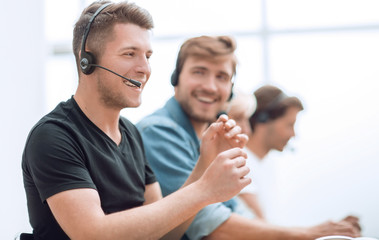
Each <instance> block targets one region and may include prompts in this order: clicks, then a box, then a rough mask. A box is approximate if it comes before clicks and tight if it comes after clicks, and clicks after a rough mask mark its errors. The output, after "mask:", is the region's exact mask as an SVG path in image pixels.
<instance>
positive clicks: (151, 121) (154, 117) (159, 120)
mask: <svg viewBox="0 0 379 240" xmlns="http://www.w3.org/2000/svg"><path fill="white" fill-rule="evenodd" d="M177 125H178V124H177V123H176V122H175V121H174V119H172V118H171V117H170V115H169V114H168V112H167V111H166V110H165V109H164V108H162V109H159V110H157V111H155V112H154V113H152V114H150V115H148V116H146V117H144V118H142V119H141V120H140V121H139V122H138V123H137V124H136V126H137V128H138V129H139V130H140V131H143V130H145V129H148V128H151V127H176V126H177Z"/></svg>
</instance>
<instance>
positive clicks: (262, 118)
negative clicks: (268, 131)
mask: <svg viewBox="0 0 379 240" xmlns="http://www.w3.org/2000/svg"><path fill="white" fill-rule="evenodd" d="M286 98H288V96H287V95H286V94H285V93H284V92H281V93H280V94H279V95H278V96H276V97H275V98H274V99H273V100H272V101H271V102H269V104H267V107H265V108H264V109H263V110H262V111H260V112H259V113H257V115H256V121H257V122H258V123H266V122H268V121H269V120H270V118H271V116H270V111H271V110H273V109H274V108H275V107H276V106H278V104H280V103H281V102H282V101H283V100H284V99H286Z"/></svg>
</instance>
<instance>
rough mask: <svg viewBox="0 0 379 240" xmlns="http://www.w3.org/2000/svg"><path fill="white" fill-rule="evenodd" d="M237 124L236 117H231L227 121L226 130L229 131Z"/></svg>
mask: <svg viewBox="0 0 379 240" xmlns="http://www.w3.org/2000/svg"><path fill="white" fill-rule="evenodd" d="M235 126H237V123H236V121H235V120H234V119H229V120H228V121H226V122H225V130H226V131H229V130H230V129H232V128H234V127H235Z"/></svg>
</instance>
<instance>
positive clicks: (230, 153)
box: [219, 147, 247, 160]
mask: <svg viewBox="0 0 379 240" xmlns="http://www.w3.org/2000/svg"><path fill="white" fill-rule="evenodd" d="M219 156H220V157H221V159H224V160H225V159H235V158H238V157H241V156H242V157H244V158H247V154H246V152H245V151H243V150H242V149H241V148H238V147H235V148H231V149H228V150H225V151H223V152H222V153H220V154H219Z"/></svg>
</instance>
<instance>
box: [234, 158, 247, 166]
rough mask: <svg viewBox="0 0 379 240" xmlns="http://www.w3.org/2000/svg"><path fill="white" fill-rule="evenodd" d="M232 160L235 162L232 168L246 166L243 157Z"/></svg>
mask: <svg viewBox="0 0 379 240" xmlns="http://www.w3.org/2000/svg"><path fill="white" fill-rule="evenodd" d="M233 160H234V161H235V163H234V166H236V167H237V168H240V167H242V166H245V165H246V158H244V157H243V156H240V157H237V158H235V159H233Z"/></svg>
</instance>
